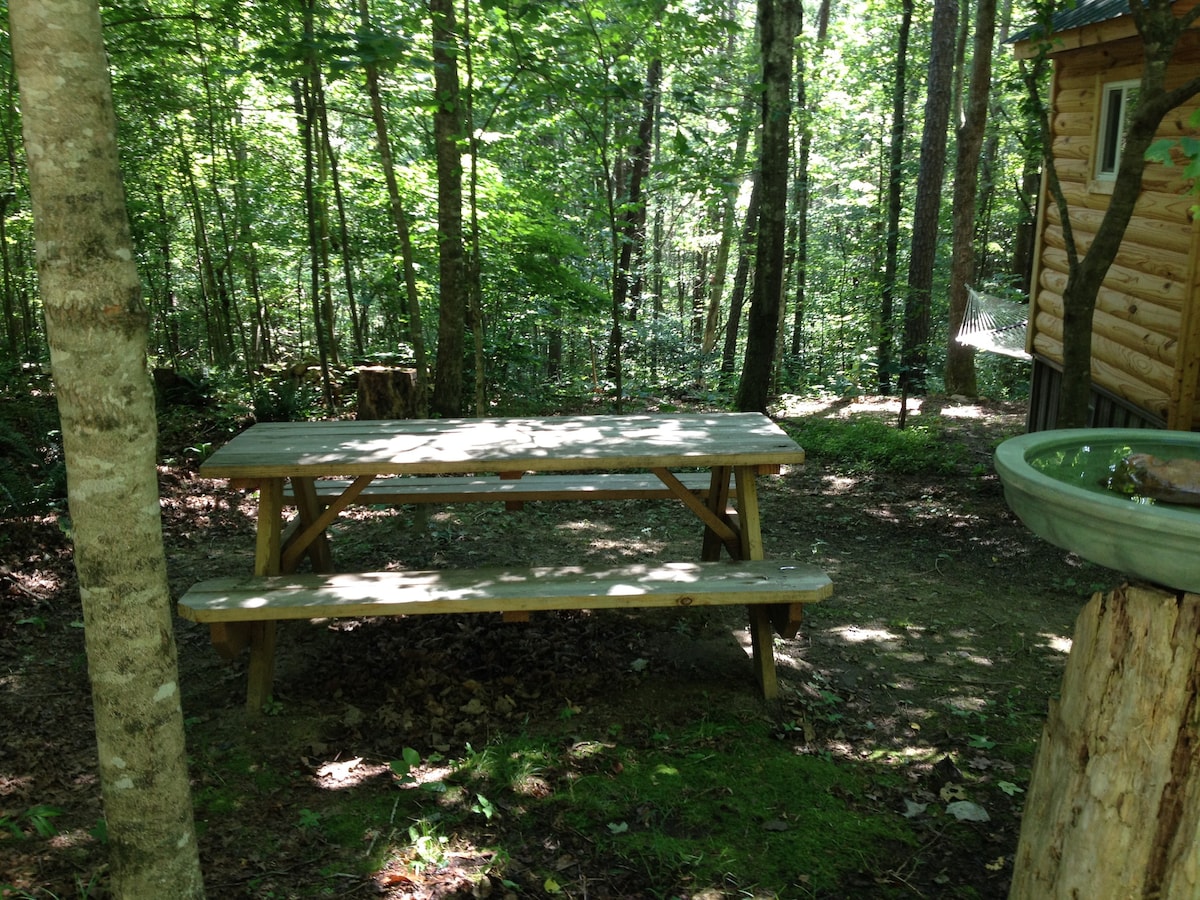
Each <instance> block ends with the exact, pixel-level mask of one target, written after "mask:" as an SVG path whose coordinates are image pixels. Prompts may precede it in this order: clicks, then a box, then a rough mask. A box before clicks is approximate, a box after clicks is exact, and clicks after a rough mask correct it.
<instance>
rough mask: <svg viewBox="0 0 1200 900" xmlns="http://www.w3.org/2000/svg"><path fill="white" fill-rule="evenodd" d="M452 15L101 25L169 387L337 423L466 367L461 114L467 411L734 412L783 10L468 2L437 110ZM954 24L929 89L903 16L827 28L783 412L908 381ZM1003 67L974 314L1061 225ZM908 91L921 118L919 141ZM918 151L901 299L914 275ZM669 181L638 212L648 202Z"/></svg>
mask: <svg viewBox="0 0 1200 900" xmlns="http://www.w3.org/2000/svg"><path fill="white" fill-rule="evenodd" d="M431 8H432V6H431V5H426V4H412V3H390V2H386V0H384V2H381V0H360V2H359V3H358V4H342V5H335V4H328V3H322V2H320V0H286V2H272V3H262V2H252V3H223V2H213V0H199V2H189V3H181V2H179V0H120V2H116V3H108V4H105V5H104V6H103V13H104V19H105V36H106V41H107V44H108V50H109V55H110V59H111V68H112V73H113V78H114V91H115V101H116V105H117V111H118V117H119V120H120V129H121V132H120V145H121V148H122V163H123V167H124V172H125V181H126V190H127V193H128V203H129V207H130V213H131V219H132V222H133V228H134V237H135V242H136V245H137V248H138V255H139V258H138V263H139V269H140V272H141V276H142V280H143V284H144V289H145V299H146V303H147V305H148V307H149V309H150V312H151V315H152V335H151V356H152V359H151V363H152V365H153V366H154V367H156V368H162V369H172V370H175V371H176V372H179V373H184V374H185V376H186V377H187V378H188V379H191V380H193V381H210V380H212V379H217V380H219V381H222V382H228V381H230V380H232V381H234V382H237V383H238V384H239V385H240V386H241V387H240V390H241V393H242V396H243V397H245V398H251V401H252V399H253V398H256V397H257V399H258V401H259V402H258V403H253V402H249V403H248V404H247V405H248V406H249V407H250V408H252V409H254V411H255V412H256V413H258V414H260V415H261V416H267V415H270V414H271V413H270V410H271V407H272V405H273V404H272V398H276V399H278V402H279V404H280V405H282V406H286V405H287V402H288V398H280V397H279V395H280V393H281V392H283V393H287V392H288V391H292V392H294V391H295V383H296V382H297V381H299V380H303V379H302V375H303V373H304V372H305V371H306V370H308V371H309V372H310V373H320V374H321V375H323V376H324V377H325V383H326V384H327V385H328V388H327V390H326V394H325V396H324V403H325V407H326V411H329V412H335V411H336V410H337V407H338V405H339V404H340V403H343V402H346V399H347V398H345V397H344V396H342V395H340V394H339V393H338V391H337V385H338V382H339V374H338V373H340V372H343V371H346V370H347V369H348V368H349V367H352V366H354V365H359V364H375V363H387V364H401V365H414V364H416V363H418V362H419V361H422V359H423V357H424V353H425V348H429V349H428V352H429V354H430V356H432V357H436V355H437V348H438V346H439V338H440V337H441V335H439V329H440V328H443V324H442V320H440V318H439V307H440V306H441V305H442V304H444V303H445V302H446V298H445V297H444V296H442V293H443V292H442V291H441V290H440V288H441V282H442V280H443V277H442V274H441V272H440V270H439V208H438V207H439V203H438V196H439V179H440V178H444V177H446V175H445V173H444V172H439V169H438V166H437V160H436V150H435V137H436V135H435V131H436V128H435V118H436V114H437V113H438V111H439V110H442V111H443V112H445V111H446V110H447V109H449V108H450V107H451V106H453V111H454V113H455V115H456V116H458V117H459V119H458V120H459V121H461V123H462V125H461V129H460V133H459V134H458V135H457V144H458V149H459V160H460V162H461V170H460V171H458V172H457V173H456V175H457V177H459V178H460V179H461V186H462V197H463V200H462V210H461V212H462V235H461V238H460V240H461V244H462V248H463V250H464V260H465V262H464V266H465V274H466V278H465V282H464V283H465V285H466V286H467V289H466V294H465V296H464V297H463V298H461V299H462V302H463V308H464V316H463V321H464V329H465V334H466V338H465V341H464V342H463V344H462V347H461V349H460V350H459V351H458V352H460V353H461V355H462V360H461V362H462V365H463V367H464V381H465V383H466V384H467V388H466V390H465V391H464V399H463V402H462V406H463V411H464V412H480V413H488V412H521V411H523V410H529V409H534V408H537V409H545V408H551V409H553V408H558V407H563V406H569V405H574V406H577V405H579V404H580V403H581V402H584V401H586V399H587V398H589V397H602V398H608V399H611V398H612V395H613V390H614V387H615V386H616V385H617V384H620V385H621V391H622V394H623V398H633V399H635V400H636V399H638V398H639V397H642V396H647V395H651V394H660V393H662V392H663V391H664V390H666V391H667V392H674V393H675V394H677V395H678V396H684V395H689V396H700V397H706V396H715V395H722V396H728V393H729V392H730V391H731V390H732V388H733V387H734V384H733V379H734V377H735V375H734V373H736V372H737V371H738V370H739V368H740V363H739V361H740V358H741V354H742V353H743V352H744V324H745V316H744V314H742V310H740V309H739V308H738V306H737V305H735V304H740V303H741V302H743V301H742V300H741V299H739V298H746V297H749V296H750V293H749V292H748V291H747V289H746V286H745V285H746V281H747V280H748V279H749V280H752V279H753V260H754V256H753V235H752V229H748V228H747V227H746V218H747V215H748V214H750V215H753V210H752V209H749V207H750V201H751V194H752V190H751V187H752V183H753V177H754V174H755V171H756V168H757V166H758V144H757V140H758V132H759V121H758V115H759V113H758V103H759V99H760V94H761V87H762V86H761V78H762V75H761V71H760V63H759V58H758V50H757V39H756V35H755V18H756V17H755V12H756V10H755V6H754V4H753V3H747V2H739V0H680V2H667V0H657V2H652V3H647V2H643V0H569V2H568V0H564V2H556V3H536V2H526V0H464V2H462V3H460V4H457V5H455V7H454V11H455V13H456V21H455V37H454V40H453V46H451V47H448V48H442V49H446V50H447V51H448V55H449V57H451V58H453V59H454V60H455V61H456V62H457V69H458V91H457V92H456V93H455V94H454V95H453V96H450V95H449V94H447V92H445V91H441V92H440V93H439V91H438V90H437V89H436V86H435V81H436V77H435V76H436V73H435V65H434V58H435V56H436V55H437V54H436V53H435V50H436V49H438V48H436V47H435V46H434V42H433V37H432V35H433V22H432V19H431V13H430V9H431ZM931 13H932V10H931V8H930V6H929V5H927V4H918V5H917V6H916V7H915V8H914V9H913V11H912V15H913V23H912V24H913V27H912V35H913V38H912V40H911V41H910V42H909V43H908V46H907V48H906V50H905V52H906V57H907V58H906V65H905V66H904V67H902V68H900V67H897V64H896V63H897V58H896V54H897V46H896V43H897V41H896V34H897V27H898V23H899V20H900V16H901V4H900V3H899V2H897V0H847V2H841V3H837V4H829V5H826V6H824V7H822V8H818V7H817V6H815V5H812V4H810V5H808V6H805V8H804V9H803V15H802V18H803V22H802V27H801V32H800V36H799V38H798V39H797V41H796V60H797V63H796V67H795V68H796V74H797V78H796V82H797V83H796V85H795V86H794V90H795V96H796V97H797V102H796V103H795V104H794V108H793V110H792V117H793V128H792V141H793V144H794V149H793V153H792V162H791V166H792V169H791V172H792V175H791V177H792V178H793V179H803V180H802V181H798V182H797V184H798V188H799V187H800V186H802V187H803V191H800V190H799V189H797V190H793V191H791V197H790V198H789V202H790V203H791V209H790V211H789V222H790V223H793V227H790V228H789V231H788V236H787V241H788V244H787V257H786V266H785V274H784V277H785V283H784V309H783V311H782V315H781V316H780V323H781V328H780V336H779V340H778V350H777V353H776V359H775V363H774V368H773V372H774V384H773V388H774V390H775V392H777V393H783V392H810V391H814V390H823V391H833V392H839V393H853V392H856V391H860V390H874V389H876V388H877V387H878V386H879V385H880V384H883V385H884V386H885V387H886V386H887V385H888V384H889V383H890V381H891V380H892V377H893V376H894V374H895V373H893V372H891V371H888V372H883V373H881V372H880V371H879V361H880V359H881V358H882V359H884V360H885V365H886V366H891V365H893V364H892V363H891V362H890V360H891V359H898V358H900V354H899V353H898V352H894V353H885V354H882V355H881V350H880V348H881V343H883V344H887V343H889V342H898V341H899V340H900V336H899V334H898V332H896V331H895V329H896V328H897V322H899V321H900V320H901V319H902V316H903V300H904V297H903V292H904V289H903V284H904V277H903V269H904V265H905V264H906V260H907V253H908V244H909V241H908V233H909V231H908V230H909V228H910V225H911V211H912V207H913V199H914V198H913V197H912V193H913V190H914V188H915V184H916V182H917V177H916V176H917V173H918V171H919V167H920V165H921V159H920V153H919V147H918V141H919V138H920V135H921V117H922V115H923V108H924V93H925V78H926V70H927V61H928V54H929V50H930V48H929V24H930V22H929V19H930V17H931ZM1009 15H1010V16H1015V17H1017V19H1018V21H1020V17H1021V15H1022V14H1021V12H1020V11H1019V10H1015V11H1011V12H1010V13H1009ZM823 17H827V18H825V19H824V24H823V26H822V22H823ZM967 18H969V17H967ZM819 26H820V27H823V29H824V30H823V32H822V31H820V30H819ZM1006 29H1007V23H1002V27H1001V28H1000V29H998V34H999V36H1000V37H999V40H1003V37H1004V35H1005V33H1006ZM970 30H971V28H970V23H969V22H963V24H962V25H961V27H960V28H959V32H958V35H957V50H956V55H955V75H954V110H955V111H956V112H955V113H954V115H952V122H951V127H950V129H949V132H950V133H948V134H947V135H946V136H945V137H946V141H947V142H948V144H949V147H950V152H951V153H953V142H954V127H955V123H956V122H957V120H958V112H957V111H958V110H960V109H961V106H962V102H963V98H964V96H965V85H964V81H965V79H966V78H967V74H966V73H968V72H969V71H970V69H969V62H970V55H971V53H972V52H973V51H972V43H971V40H970V35H969V32H970ZM2 39H3V41H5V42H6V41H7V36H6V35H5V36H3V38H2ZM993 52H994V67H993V68H994V71H993V85H992V97H993V106H992V108H993V110H994V114H993V115H991V116H990V118H989V122H988V133H987V136H986V140H985V142H984V150H983V153H982V154H981V155H980V160H979V178H980V181H979V188H978V198H977V199H978V207H977V209H978V211H977V215H976V229H975V230H976V238H975V255H976V282H977V283H979V284H984V283H987V284H990V285H992V286H993V291H997V292H1003V291H1005V290H1011V291H1012V292H1013V294H1014V295H1019V292H1020V282H1021V278H1022V274H1023V273H1022V270H1021V266H1022V264H1021V261H1020V260H1019V259H1018V260H1014V247H1015V244H1016V236H1017V235H1018V233H1019V232H1020V231H1021V229H1022V228H1024V227H1027V225H1028V220H1029V217H1030V214H1031V210H1030V208H1029V197H1028V196H1027V194H1026V193H1025V192H1024V191H1023V188H1022V185H1023V183H1027V182H1028V179H1027V178H1026V179H1023V178H1022V175H1023V173H1025V172H1026V170H1027V169H1028V167H1029V160H1030V159H1031V158H1033V157H1035V156H1036V152H1037V150H1036V147H1033V146H1031V144H1030V138H1029V135H1031V134H1033V133H1034V131H1035V129H1033V128H1031V127H1030V126H1029V125H1028V124H1027V122H1026V120H1025V118H1024V116H1023V114H1022V112H1021V110H1022V108H1023V107H1022V102H1021V98H1022V96H1023V93H1022V92H1023V87H1022V85H1021V84H1020V79H1019V77H1018V75H1017V72H1016V67H1015V65H1014V64H1013V62H1012V60H1011V58H1010V57H1011V54H1010V53H1009V52H1008V49H1007V48H1006V47H1004V46H1003V45H1002V44H1000V45H998V46H997V47H995V48H994V50H993ZM0 65H3V66H5V67H6V68H8V72H7V73H6V74H7V76H8V77H7V78H6V84H7V85H8V86H9V98H8V99H9V102H8V103H7V104H6V106H5V115H4V116H3V118H2V119H0V131H2V133H3V136H4V142H5V148H6V151H7V152H6V162H7V167H8V173H7V179H6V182H7V183H6V184H5V185H4V186H3V194H2V195H0V227H2V230H0V250H2V253H0V266H2V273H0V274H2V276H3V278H2V283H0V292H2V294H3V301H4V302H3V320H2V322H0V334H2V336H3V340H2V341H0V361H2V362H4V363H7V365H8V368H9V369H10V370H15V369H17V368H18V367H20V366H22V365H26V366H28V365H39V364H44V363H45V361H46V360H47V357H48V353H47V349H46V347H45V338H44V329H43V326H42V324H41V321H40V320H41V316H40V304H39V300H38V294H37V285H36V272H35V264H34V245H33V238H32V226H31V220H30V212H29V199H28V184H27V177H26V174H25V166H24V160H23V150H22V146H21V141H20V120H19V110H18V108H17V106H18V105H17V102H16V93H15V78H14V74H13V72H12V71H11V56H10V54H9V53H8V52H7V48H5V52H4V53H3V54H0ZM898 71H902V72H903V73H904V75H903V77H904V81H903V85H902V87H903V92H902V94H903V97H904V99H905V103H904V108H905V109H906V110H907V114H906V115H907V122H906V123H905V124H906V127H905V128H904V129H902V130H899V131H898V130H897V129H895V128H894V127H893V125H894V124H895V122H894V120H895V115H896V112H895V107H894V104H893V94H894V90H893V89H894V87H895V85H894V83H893V82H894V79H895V74H896V73H897V72H898ZM656 72H657V74H655V73H656ZM372 85H374V86H375V88H376V89H374V90H373V88H372ZM647 110H648V111H649V112H650V116H648V117H647V115H646V112H647ZM647 125H649V130H648V134H649V143H648V144H647V143H645V141H644V140H643V139H644V137H645V136H646V134H647V129H646V126H647ZM898 134H899V135H901V136H902V140H903V142H904V147H903V153H902V154H901V155H900V157H899V158H900V160H901V161H902V162H901V168H900V171H899V172H898V173H896V175H897V177H898V178H899V183H900V185H901V191H900V199H901V215H900V219H899V226H898V230H899V234H898V235H897V237H898V247H899V266H900V269H899V271H898V272H897V273H889V272H888V271H887V267H886V266H885V258H886V256H887V254H886V248H887V240H888V234H887V232H888V225H887V222H888V216H887V210H886V205H887V197H888V185H889V178H890V177H891V164H890V162H889V160H890V157H891V147H892V142H893V141H894V140H895V139H896V137H897V135H898ZM802 144H806V146H805V152H804V153H803V154H801V153H799V152H798V150H799V148H800V147H801V145H802ZM639 154H640V155H641V156H643V157H644V158H645V162H646V169H645V177H644V179H643V180H642V183H641V184H640V185H639V184H634V183H633V178H632V175H633V170H635V169H637V168H638V167H637V166H636V165H635V162H636V161H637V159H638V158H639ZM385 157H386V159H385ZM798 160H803V164H804V171H803V172H801V171H800V170H799V166H798V162H797V161H798ZM389 172H390V173H391V176H389ZM950 177H951V176H950V175H948V176H947V178H948V179H949V178H950ZM631 188H637V190H636V191H631ZM946 188H947V189H946V190H943V191H942V192H941V195H942V197H943V201H942V202H943V209H942V216H941V220H942V226H941V227H942V230H943V231H944V232H945V233H946V234H947V238H948V229H949V223H950V209H949V199H950V197H951V194H952V192H951V191H950V190H949V185H947V186H946ZM802 199H803V202H805V203H806V204H807V208H806V215H805V216H804V218H803V221H804V223H805V227H804V228H803V229H800V228H797V227H794V223H795V222H796V221H797V215H798V213H797V210H796V204H797V203H799V202H801V200H802ZM748 238H749V239H748ZM949 246H950V244H949V241H948V239H947V240H945V241H942V242H940V243H939V250H938V254H937V260H936V263H935V275H934V287H933V290H932V301H931V305H932V319H933V328H932V332H931V335H930V338H929V346H928V348H926V349H927V352H928V354H927V355H928V359H929V363H928V365H929V371H928V373H927V382H926V383H927V385H928V386H929V387H930V388H931V389H935V390H936V389H937V388H938V387H939V386H940V385H941V382H940V366H941V363H942V360H943V358H944V353H945V347H946V343H947V341H948V340H950V339H951V335H949V334H948V333H947V309H948V307H947V299H946V285H947V283H948V278H949V263H950V260H949ZM623 253H624V256H623ZM886 282H890V286H891V287H895V289H896V290H897V296H898V301H899V303H898V306H897V307H896V308H895V309H894V310H892V311H891V313H890V315H891V317H892V318H894V319H895V320H896V321H888V320H886V319H885V317H884V316H883V315H882V314H881V304H880V297H881V294H882V293H883V292H884V290H885V286H888V285H887V284H885V283H886ZM614 323H616V324H619V325H620V326H621V328H620V330H621V338H622V344H621V353H620V355H619V357H618V359H617V361H616V365H617V366H618V367H619V368H618V369H617V371H614V360H613V358H612V345H611V338H612V331H613V327H614ZM428 365H429V366H430V369H432V362H431V361H430V362H429V363H428ZM977 366H978V368H979V375H980V389H981V391H983V392H985V393H989V394H992V395H996V396H1011V395H1012V394H1013V393H1014V392H1020V391H1022V390H1023V389H1024V386H1025V381H1026V378H1027V373H1026V371H1025V369H1024V368H1023V365H1022V364H1021V363H1019V362H1014V361H1011V360H1005V359H1002V358H998V357H993V356H990V355H986V354H980V355H979V357H978V359H977ZM320 383H321V380H320V379H318V384H320ZM288 384H290V385H291V386H290V387H289V386H286V385H288ZM281 385H282V386H281ZM293 399H294V398H293ZM255 407H256V409H255Z"/></svg>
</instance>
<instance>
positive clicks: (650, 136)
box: [605, 58, 663, 409]
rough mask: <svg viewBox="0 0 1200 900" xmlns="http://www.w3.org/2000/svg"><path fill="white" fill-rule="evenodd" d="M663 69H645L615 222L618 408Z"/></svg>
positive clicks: (612, 350)
mask: <svg viewBox="0 0 1200 900" xmlns="http://www.w3.org/2000/svg"><path fill="white" fill-rule="evenodd" d="M662 72H663V69H662V60H661V59H658V58H655V59H653V60H651V61H650V65H649V67H648V68H647V71H646V90H645V93H644V94H643V95H642V112H641V116H640V118H639V119H638V135H637V143H636V144H635V145H634V147H633V148H632V153H631V158H630V160H629V165H628V171H629V181H628V187H627V188H626V189H625V191H624V193H625V199H624V201H623V202H622V203H621V207H620V209H621V211H620V212H619V213H618V215H617V222H616V227H617V233H618V237H619V242H620V243H619V249H618V252H617V258H616V269H615V271H614V272H613V306H612V314H613V320H612V329H611V331H610V333H609V340H608V355H607V358H606V363H605V375H606V376H607V377H609V378H611V379H613V381H614V382H615V383H616V386H617V408H618V409H620V407H621V401H622V392H623V388H622V380H623V377H624V372H623V371H622V361H621V356H622V352H623V344H624V335H623V332H624V329H623V328H622V322H623V321H624V320H625V319H626V318H627V310H626V307H627V306H628V304H629V302H630V301H631V300H633V299H636V297H637V294H638V291H639V290H640V288H639V287H638V285H637V273H636V269H637V266H636V265H635V260H637V259H640V258H641V257H642V252H643V249H644V247H645V244H646V200H645V197H644V196H643V185H644V184H645V182H646V178H647V177H648V176H649V174H650V159H651V153H652V151H653V149H654V117H655V113H656V112H657V110H658V92H659V89H660V87H661V85H662Z"/></svg>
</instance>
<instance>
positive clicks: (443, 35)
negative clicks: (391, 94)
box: [429, 0, 467, 416]
mask: <svg viewBox="0 0 1200 900" xmlns="http://www.w3.org/2000/svg"><path fill="white" fill-rule="evenodd" d="M429 13H430V17H431V18H432V26H433V83H434V94H435V96H436V97H437V111H436V112H434V114H433V135H434V143H435V149H436V157H437V182H438V260H439V265H438V288H439V290H438V294H439V302H438V350H437V363H436V370H435V375H434V379H433V399H432V404H431V406H432V410H433V412H434V413H436V414H437V415H439V416H458V415H461V414H462V406H463V353H464V351H465V346H466V335H465V328H466V310H467V296H466V277H465V276H466V269H465V261H464V259H463V214H462V208H463V191H462V157H461V152H460V150H459V141H460V140H462V138H463V110H462V100H461V98H460V96H459V82H458V53H457V51H456V49H455V48H457V46H458V28H457V22H456V19H455V15H454V0H429Z"/></svg>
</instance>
